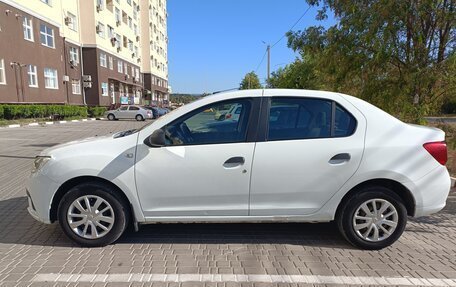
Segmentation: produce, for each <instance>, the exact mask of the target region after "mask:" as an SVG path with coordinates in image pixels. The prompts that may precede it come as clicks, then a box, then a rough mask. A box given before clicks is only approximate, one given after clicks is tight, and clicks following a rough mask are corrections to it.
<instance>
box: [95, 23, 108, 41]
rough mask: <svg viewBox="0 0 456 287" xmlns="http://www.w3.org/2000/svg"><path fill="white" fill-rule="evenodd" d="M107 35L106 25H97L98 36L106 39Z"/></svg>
mask: <svg viewBox="0 0 456 287" xmlns="http://www.w3.org/2000/svg"><path fill="white" fill-rule="evenodd" d="M105 33H106V29H105V25H104V24H102V23H101V22H98V25H97V34H98V36H100V37H101V38H104V37H105V36H106V35H105Z"/></svg>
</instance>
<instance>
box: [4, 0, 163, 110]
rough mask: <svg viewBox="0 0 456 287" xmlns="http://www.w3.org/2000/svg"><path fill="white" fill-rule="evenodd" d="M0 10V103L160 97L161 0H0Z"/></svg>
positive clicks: (103, 102)
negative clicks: (153, 40)
mask: <svg viewBox="0 0 456 287" xmlns="http://www.w3.org/2000/svg"><path fill="white" fill-rule="evenodd" d="M150 11H152V12H150ZM0 13H2V14H3V15H6V16H5V17H3V15H2V17H0V103H62V104H67V103H68V104H78V105H84V104H87V105H93V106H95V105H100V106H113V105H119V104H159V105H167V103H168V97H169V96H168V71H167V65H168V61H167V40H168V39H167V32H166V31H167V30H166V22H167V14H166V13H167V12H166V1H163V0H0ZM157 36H158V38H157ZM152 39H155V41H156V42H157V43H155V42H153V43H152ZM146 41H147V42H146ZM146 43H147V45H146ZM12 47H14V48H12ZM146 80H147V81H146Z"/></svg>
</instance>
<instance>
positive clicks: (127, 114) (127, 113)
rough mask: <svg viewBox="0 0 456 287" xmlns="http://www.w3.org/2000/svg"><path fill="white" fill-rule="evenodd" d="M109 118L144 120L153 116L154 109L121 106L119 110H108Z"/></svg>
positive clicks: (111, 119)
mask: <svg viewBox="0 0 456 287" xmlns="http://www.w3.org/2000/svg"><path fill="white" fill-rule="evenodd" d="M106 115H107V118H108V120H110V121H113V120H118V119H136V120H137V121H144V120H146V119H151V118H152V117H153V114H152V111H151V110H147V109H145V108H142V107H139V106H121V107H120V108H118V109H117V110H110V111H107V112H106Z"/></svg>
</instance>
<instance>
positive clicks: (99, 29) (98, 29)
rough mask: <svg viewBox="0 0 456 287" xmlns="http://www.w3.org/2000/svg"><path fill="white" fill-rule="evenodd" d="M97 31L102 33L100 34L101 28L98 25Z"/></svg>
mask: <svg viewBox="0 0 456 287" xmlns="http://www.w3.org/2000/svg"><path fill="white" fill-rule="evenodd" d="M96 31H97V33H100V32H101V28H100V25H97V27H96Z"/></svg>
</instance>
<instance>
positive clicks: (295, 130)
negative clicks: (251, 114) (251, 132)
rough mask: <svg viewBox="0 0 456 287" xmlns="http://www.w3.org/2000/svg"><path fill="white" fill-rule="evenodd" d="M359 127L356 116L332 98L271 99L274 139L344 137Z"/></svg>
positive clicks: (270, 134) (270, 136)
mask: <svg viewBox="0 0 456 287" xmlns="http://www.w3.org/2000/svg"><path fill="white" fill-rule="evenodd" d="M333 115H334V116H333ZM333 118H334V119H333ZM355 128H356V120H355V118H354V117H353V116H352V115H351V114H350V113H348V112H347V111H346V110H345V109H344V108H342V107H341V106H340V105H339V104H336V103H335V102H333V101H331V100H325V99H312V98H272V100H271V107H270V110H269V124H268V140H270V141H274V140H293V139H315V138H329V137H344V136H349V135H351V134H353V132H354V130H355Z"/></svg>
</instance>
